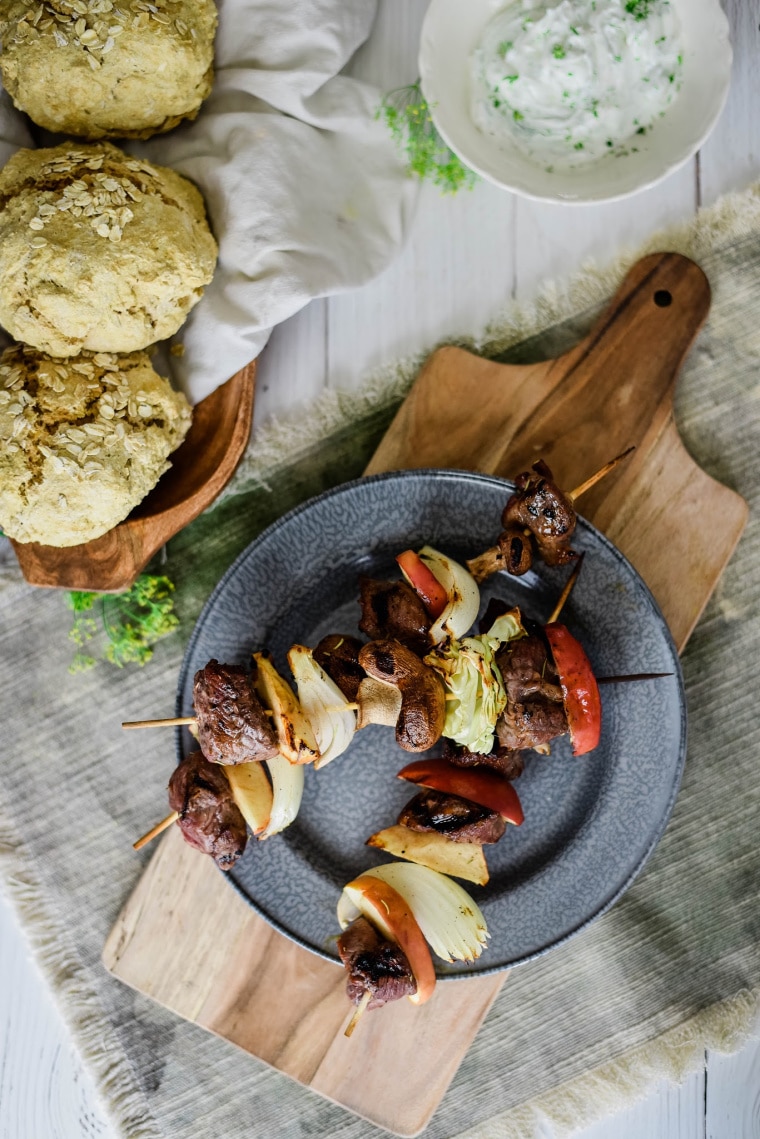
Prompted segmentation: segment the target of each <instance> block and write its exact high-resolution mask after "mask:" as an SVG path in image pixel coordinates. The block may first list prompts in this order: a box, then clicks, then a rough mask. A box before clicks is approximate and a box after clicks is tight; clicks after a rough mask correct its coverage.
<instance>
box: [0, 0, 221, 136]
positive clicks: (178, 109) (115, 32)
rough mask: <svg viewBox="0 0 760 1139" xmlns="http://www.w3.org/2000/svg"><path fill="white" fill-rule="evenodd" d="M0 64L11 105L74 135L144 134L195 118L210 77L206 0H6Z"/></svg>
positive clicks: (211, 16)
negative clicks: (115, 0) (114, 0)
mask: <svg viewBox="0 0 760 1139" xmlns="http://www.w3.org/2000/svg"><path fill="white" fill-rule="evenodd" d="M1 13H2V14H1V15H0V41H1V42H2V52H1V53H0V72H2V78H3V86H4V87H5V89H6V90H7V91H8V93H9V94H10V96H11V98H12V99H13V102H14V103H15V104H16V106H17V107H18V108H19V109H20V110H22V111H25V112H26V113H27V114H28V115H29V116H30V118H31V119H33V120H34V122H35V123H39V125H40V126H42V127H46V128H47V129H48V130H51V131H58V132H62V133H65V134H72V135H76V136H77V137H80V138H87V139H99V138H149V137H150V136H151V135H153V134H157V133H159V132H161V131H166V130H169V129H170V128H171V127H174V126H176V125H177V123H179V122H181V121H182V120H183V119H186V118H195V116H196V115H197V113H198V108H199V107H200V105H201V102H202V101H203V99H205V98H206V96H207V95H208V93H209V91H210V90H211V84H212V80H213V59H214V33H215V30H216V25H217V12H216V7H215V5H214V3H213V0H150V2H148V0H118V3H114V2H113V0H9V2H6V3H4V4H3V5H2V9H1Z"/></svg>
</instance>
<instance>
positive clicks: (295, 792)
mask: <svg viewBox="0 0 760 1139" xmlns="http://www.w3.org/2000/svg"><path fill="white" fill-rule="evenodd" d="M266 765H267V767H268V768H269V774H270V775H271V777H272V809H271V812H270V814H269V822H268V823H267V825H266V828H265V829H264V830H263V831H262V832H261V834H260V835H259V839H264V838H271V837H272V835H273V834H279V833H280V831H284V830H285V827H289V826H290V824H291V823H292V822H293V819H294V818H295V817H296V815H297V814H298V808H299V807H300V806H301V797H302V796H303V784H304V772H303V765H302V764H299V763H291V762H290V760H289V759H288V758H287V757H286V756H284V755H276V756H275V757H274V759H268V760H267V761H266Z"/></svg>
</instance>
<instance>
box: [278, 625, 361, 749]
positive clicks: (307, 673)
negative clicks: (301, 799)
mask: <svg viewBox="0 0 760 1139" xmlns="http://www.w3.org/2000/svg"><path fill="white" fill-rule="evenodd" d="M288 664H289V665H290V669H291V672H292V673H293V677H294V679H295V682H296V689H297V691H298V700H299V702H300V704H301V708H302V709H303V711H304V712H305V713H306V717H307V719H308V721H309V723H310V724H311V726H312V729H313V731H314V735H315V737H316V741H317V747H318V748H319V756H318V757H317V759H316V760H315V762H314V766H315V768H317V769H319V768H320V767H324V766H325V764H327V763H330V761H331V760H333V759H337V757H338V756H339V755H342V754H343V752H344V751H346V749H347V748H348V746H349V744H350V743H351V740H352V739H353V738H354V733H355V731H356V713H355V712H353V711H352V710H351V709H350V708H349V709H347V710H346V711H343V710H342V706H343V705H344V704H345V703H346V698H345V696H344V695H343V693H342V692H341V690H340V688H338V685H337V684H336V683H335V681H334V680H331V679H330V677H329V676H328V675H327V673H326V672H325V671H324V670H323V669H322V668H321V667H320V666H319V665H318V664H317V662H316V661H315V660H314V657H313V656H312V652H311V649H307V648H305V647H304V646H303V645H293V647H292V649H291V650H290V652H289V653H288Z"/></svg>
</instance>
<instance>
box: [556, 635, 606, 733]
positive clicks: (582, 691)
mask: <svg viewBox="0 0 760 1139" xmlns="http://www.w3.org/2000/svg"><path fill="white" fill-rule="evenodd" d="M544 632H545V633H546V639H547V640H548V642H549V647H550V649H551V650H552V656H553V657H554V663H555V665H556V667H557V672H558V674H559V683H560V687H561V688H562V702H563V704H564V705H565V715H566V716H567V726H568V728H569V730H570V739H571V740H572V744H573V755H586V753H587V752H589V751H593V750H594V748H595V747H596V746H597V744H598V743H599V737H600V735H601V731H602V701H601V697H600V695H599V685H598V684H597V682H596V677H595V676H594V673H593V670H592V668H591V662H590V660H589V659H588V657H587V656H586V650H585V649H584V648H583V645H582V644H580V642H579V641H576V639H575V637H574V636H573V635H572V633H571V632H570V631H569V630H568V629H567V627H566V626H565V625H560V624H559V623H558V622H554V623H553V624H551V625H547V626H546V627H545V629H544Z"/></svg>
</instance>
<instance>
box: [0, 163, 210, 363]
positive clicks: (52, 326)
mask: <svg viewBox="0 0 760 1139" xmlns="http://www.w3.org/2000/svg"><path fill="white" fill-rule="evenodd" d="M0 207H2V208H1V209H0V324H2V325H3V326H4V327H5V328H6V329H7V330H8V332H10V333H11V335H12V336H13V337H15V339H16V340H23V341H24V342H25V343H26V344H31V345H33V346H34V347H35V348H39V349H40V350H41V351H43V352H49V353H50V354H51V355H52V356H74V355H76V353H78V352H80V351H82V350H83V349H89V350H90V351H93V352H134V351H137V350H139V349H141V348H145V347H147V345H149V344H152V343H153V342H154V341H156V340H162V339H164V338H165V337H167V336H172V335H173V334H174V333H175V332H176V331H177V329H178V328H179V327H180V325H181V324H182V322H183V321H184V319H185V317H186V316H187V313H188V312H189V311H190V309H191V308H192V307H193V305H194V304H195V303H196V302H197V301H198V300H199V299H200V297H201V295H202V293H203V288H204V286H205V285H207V284H208V283H209V281H210V280H211V277H212V275H213V272H214V265H215V263H216V253H217V249H216V242H215V241H214V238H213V237H212V235H211V231H210V230H209V227H208V223H207V221H206V213H205V210H204V206H203V199H202V198H201V195H200V194H199V192H198V190H197V189H196V188H195V186H193V185H192V183H191V182H188V180H187V179H186V178H183V177H182V176H181V175H180V174H177V173H175V172H174V171H173V170H167V169H166V168H165V167H163V166H153V165H152V164H151V163H150V162H145V161H143V160H142V159H137V158H131V157H129V156H128V155H126V154H123V153H122V152H121V151H120V150H117V148H116V147H115V146H111V145H110V144H109V143H98V144H87V143H78V144H72V143H63V144H62V145H61V146H56V147H53V148H52V149H44V150H19V151H17V152H16V153H15V154H14V155H13V157H12V158H11V159H10V161H9V162H8V163H7V165H6V166H5V167H4V168H3V169H2V171H0Z"/></svg>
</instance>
